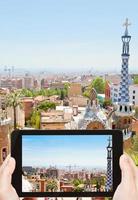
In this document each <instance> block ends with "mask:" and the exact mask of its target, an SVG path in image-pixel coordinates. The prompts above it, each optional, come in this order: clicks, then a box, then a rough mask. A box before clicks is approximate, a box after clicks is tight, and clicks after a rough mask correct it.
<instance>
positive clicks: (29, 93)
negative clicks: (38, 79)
mask: <svg viewBox="0 0 138 200" xmlns="http://www.w3.org/2000/svg"><path fill="white" fill-rule="evenodd" d="M67 90H68V85H67V84H66V85H65V87H64V89H41V90H32V89H25V88H24V89H22V90H21V94H22V96H24V97H37V96H48V97H49V96H53V95H59V96H60V98H61V99H64V98H65V97H66V96H67Z"/></svg>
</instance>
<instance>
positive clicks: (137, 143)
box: [133, 136, 138, 153]
mask: <svg viewBox="0 0 138 200" xmlns="http://www.w3.org/2000/svg"><path fill="white" fill-rule="evenodd" d="M133 151H134V152H137V153H138V136H135V137H134V145H133Z"/></svg>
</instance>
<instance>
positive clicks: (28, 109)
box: [22, 97, 35, 121]
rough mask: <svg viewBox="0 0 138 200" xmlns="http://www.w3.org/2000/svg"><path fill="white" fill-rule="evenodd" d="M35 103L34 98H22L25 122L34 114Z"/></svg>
mask: <svg viewBox="0 0 138 200" xmlns="http://www.w3.org/2000/svg"><path fill="white" fill-rule="evenodd" d="M34 102H35V101H34V99H33V98H32V97H23V98H22V104H23V110H24V115H25V121H26V120H28V119H29V118H30V116H31V114H32V111H33V107H34Z"/></svg>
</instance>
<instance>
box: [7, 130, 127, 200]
mask: <svg viewBox="0 0 138 200" xmlns="http://www.w3.org/2000/svg"><path fill="white" fill-rule="evenodd" d="M22 135H112V145H113V165H112V167H113V191H112V192H79V193H77V192H22ZM122 153H123V134H122V131H120V130H16V131H14V132H13V133H12V134H11V156H12V157H14V158H15V160H16V167H15V171H14V173H13V176H12V185H13V186H14V188H15V189H16V191H17V194H18V195H19V197H99V196H102V197H112V196H113V194H114V192H115V190H116V188H117V186H118V185H119V184H120V181H121V170H120V167H119V158H120V156H121V155H122Z"/></svg>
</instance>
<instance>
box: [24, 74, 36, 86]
mask: <svg viewBox="0 0 138 200" xmlns="http://www.w3.org/2000/svg"><path fill="white" fill-rule="evenodd" d="M23 88H26V89H32V88H34V80H33V77H32V76H29V75H28V74H26V75H25V77H24V78H23Z"/></svg>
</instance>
